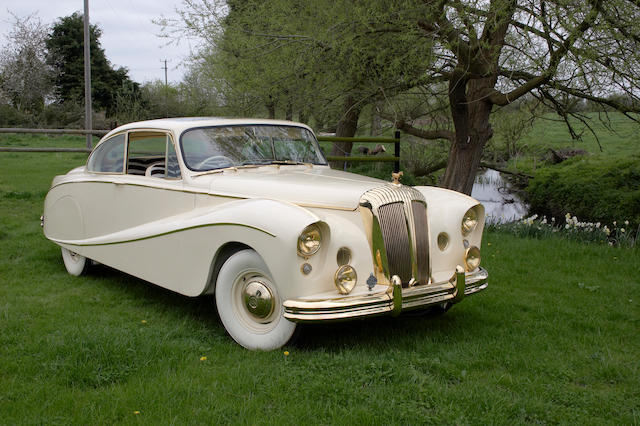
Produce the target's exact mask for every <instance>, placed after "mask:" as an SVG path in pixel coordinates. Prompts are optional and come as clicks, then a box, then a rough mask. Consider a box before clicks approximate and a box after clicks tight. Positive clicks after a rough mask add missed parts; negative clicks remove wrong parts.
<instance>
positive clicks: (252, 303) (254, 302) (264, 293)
mask: <svg viewBox="0 0 640 426" xmlns="http://www.w3.org/2000/svg"><path fill="white" fill-rule="evenodd" d="M242 299H243V301H244V306H245V308H246V309H247V312H249V313H250V314H251V315H252V316H254V317H256V318H258V319H265V318H268V317H269V315H271V314H272V313H273V308H274V305H273V294H271V290H269V287H268V286H267V285H266V284H265V283H263V282H262V281H259V280H257V279H255V278H254V279H252V280H250V281H249V282H248V283H247V284H246V285H245V287H244V290H243V291H242Z"/></svg>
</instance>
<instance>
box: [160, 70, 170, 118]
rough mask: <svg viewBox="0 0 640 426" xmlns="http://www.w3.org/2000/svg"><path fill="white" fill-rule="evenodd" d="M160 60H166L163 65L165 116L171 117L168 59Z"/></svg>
mask: <svg viewBox="0 0 640 426" xmlns="http://www.w3.org/2000/svg"><path fill="white" fill-rule="evenodd" d="M160 62H164V67H162V69H163V70H164V116H165V117H169V101H168V97H169V81H168V79H167V60H166V59H164V60H162V59H160Z"/></svg>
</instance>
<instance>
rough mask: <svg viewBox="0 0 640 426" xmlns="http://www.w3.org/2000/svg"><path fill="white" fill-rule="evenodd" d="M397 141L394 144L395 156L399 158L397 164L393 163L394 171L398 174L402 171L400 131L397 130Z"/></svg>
mask: <svg viewBox="0 0 640 426" xmlns="http://www.w3.org/2000/svg"><path fill="white" fill-rule="evenodd" d="M394 137H395V139H396V141H395V142H394V143H393V148H394V149H393V151H394V153H393V155H394V156H395V157H396V158H397V160H396V161H395V163H393V171H394V172H396V173H398V172H399V171H400V130H396V133H395V134H394Z"/></svg>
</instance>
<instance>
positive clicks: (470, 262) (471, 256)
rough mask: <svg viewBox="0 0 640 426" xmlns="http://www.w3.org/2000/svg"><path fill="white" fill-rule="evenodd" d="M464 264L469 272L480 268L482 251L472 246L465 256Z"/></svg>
mask: <svg viewBox="0 0 640 426" xmlns="http://www.w3.org/2000/svg"><path fill="white" fill-rule="evenodd" d="M464 264H465V266H466V267H467V271H473V270H474V269H476V268H477V267H478V266H480V249H479V248H478V247H476V246H471V247H469V248H468V249H467V251H466V252H465V254H464Z"/></svg>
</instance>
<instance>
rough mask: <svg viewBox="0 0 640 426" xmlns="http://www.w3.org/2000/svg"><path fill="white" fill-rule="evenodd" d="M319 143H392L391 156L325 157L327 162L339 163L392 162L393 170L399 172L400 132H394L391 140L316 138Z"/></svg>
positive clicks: (377, 138) (371, 137) (379, 138)
mask: <svg viewBox="0 0 640 426" xmlns="http://www.w3.org/2000/svg"><path fill="white" fill-rule="evenodd" d="M318 140H319V141H320V142H353V143H392V144H393V147H394V149H393V151H394V154H393V156H350V155H348V156H336V155H327V156H326V157H327V160H329V161H341V162H345V163H356V162H393V163H394V165H393V170H394V171H396V172H398V171H400V131H397V130H396V132H395V134H394V137H393V138H385V137H376V136H363V137H353V138H347V137H340V136H318Z"/></svg>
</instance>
